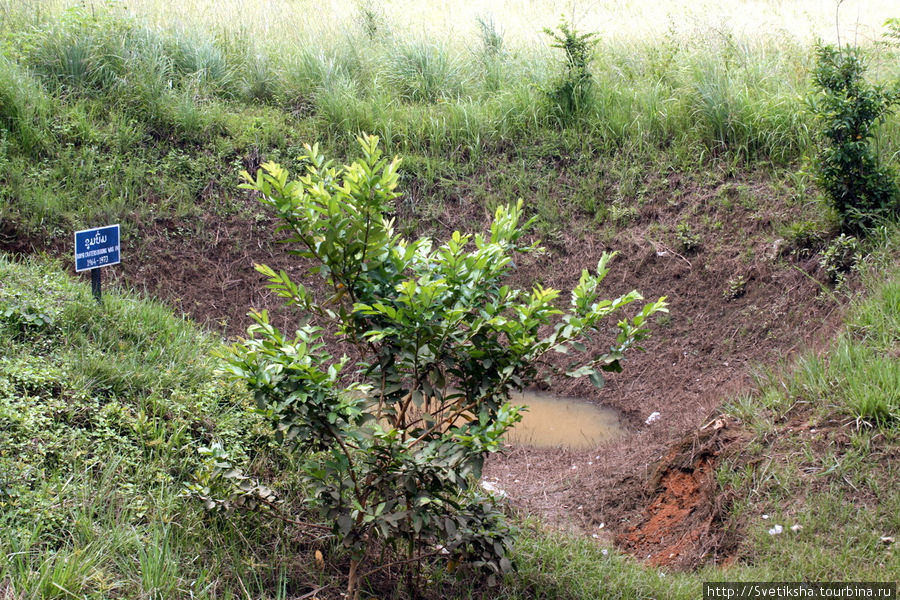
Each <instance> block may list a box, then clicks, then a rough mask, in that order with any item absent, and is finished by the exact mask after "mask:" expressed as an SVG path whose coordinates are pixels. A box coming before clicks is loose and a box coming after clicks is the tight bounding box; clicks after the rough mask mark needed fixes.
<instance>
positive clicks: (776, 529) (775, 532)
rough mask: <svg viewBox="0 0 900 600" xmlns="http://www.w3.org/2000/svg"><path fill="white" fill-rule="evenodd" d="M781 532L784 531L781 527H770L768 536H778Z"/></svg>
mask: <svg viewBox="0 0 900 600" xmlns="http://www.w3.org/2000/svg"><path fill="white" fill-rule="evenodd" d="M782 531H784V527H782V526H781V525H775V526H774V527H772V529H770V530H769V535H778V534H780V533H781V532H782Z"/></svg>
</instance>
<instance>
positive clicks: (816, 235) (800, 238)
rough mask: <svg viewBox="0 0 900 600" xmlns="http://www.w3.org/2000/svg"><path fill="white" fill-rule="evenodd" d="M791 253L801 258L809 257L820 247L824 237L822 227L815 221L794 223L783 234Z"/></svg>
mask: <svg viewBox="0 0 900 600" xmlns="http://www.w3.org/2000/svg"><path fill="white" fill-rule="evenodd" d="M784 236H785V239H786V241H787V245H788V247H789V248H790V250H791V252H793V253H795V254H797V255H799V256H801V257H806V256H811V255H812V254H813V253H815V252H816V250H818V249H819V248H821V247H822V244H823V243H824V240H825V237H824V235H823V231H822V226H821V225H820V224H818V223H816V222H815V221H794V222H792V223H790V224H789V225H788V226H787V229H786V230H785V232H784Z"/></svg>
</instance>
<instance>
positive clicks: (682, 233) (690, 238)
mask: <svg viewBox="0 0 900 600" xmlns="http://www.w3.org/2000/svg"><path fill="white" fill-rule="evenodd" d="M675 239H676V240H677V241H678V246H679V247H680V248H681V249H682V250H683V251H684V252H693V251H694V250H697V249H698V248H700V236H699V235H698V234H696V233H694V231H693V230H691V226H690V225H689V224H688V223H687V222H683V223H679V224H678V225H677V226H676V227H675Z"/></svg>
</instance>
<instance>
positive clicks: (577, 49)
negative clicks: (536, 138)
mask: <svg viewBox="0 0 900 600" xmlns="http://www.w3.org/2000/svg"><path fill="white" fill-rule="evenodd" d="M558 29H559V31H558V32H557V31H554V30H552V29H550V28H549V27H545V28H544V33H545V34H546V35H548V36H549V37H550V39H551V40H552V43H551V44H550V47H552V48H559V49H560V50H562V51H563V52H564V53H565V58H566V70H565V73H564V74H563V76H562V78H561V79H560V80H559V81H558V82H557V83H556V84H555V85H554V86H553V88H552V89H549V90H546V94H547V97H548V98H549V99H550V102H551V103H552V106H553V108H554V109H555V110H556V111H557V112H558V113H559V116H560V117H561V118H562V119H570V118H572V117H574V116H576V115H578V114H580V113H581V112H582V111H583V110H584V109H585V107H587V105H588V103H589V102H590V98H591V91H592V89H593V85H594V76H593V75H592V74H591V70H590V65H591V61H592V60H593V56H592V53H593V50H594V47H595V46H596V45H597V40H596V39H595V38H596V37H597V34H596V33H582V34H579V33H578V30H576V29H575V28H574V27H572V26H570V25H569V23H568V22H567V21H566V20H565V19H563V20H562V21H560V24H559V27H558Z"/></svg>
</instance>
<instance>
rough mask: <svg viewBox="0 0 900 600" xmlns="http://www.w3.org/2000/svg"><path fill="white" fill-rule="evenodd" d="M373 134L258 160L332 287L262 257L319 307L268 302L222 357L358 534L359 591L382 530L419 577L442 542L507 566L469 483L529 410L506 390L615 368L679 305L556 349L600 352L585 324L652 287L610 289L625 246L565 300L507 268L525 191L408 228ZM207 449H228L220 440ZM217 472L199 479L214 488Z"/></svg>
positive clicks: (272, 201) (293, 233)
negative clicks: (293, 169) (478, 214)
mask: <svg viewBox="0 0 900 600" xmlns="http://www.w3.org/2000/svg"><path fill="white" fill-rule="evenodd" d="M359 141H360V144H361V147H362V150H363V158H362V160H360V161H357V162H355V163H353V164H352V165H349V166H344V167H340V168H337V167H333V166H332V165H331V163H330V162H326V161H325V159H324V158H323V157H322V156H321V155H319V153H318V151H317V149H316V148H315V147H312V148H310V147H308V146H307V155H306V156H305V157H303V159H304V161H305V164H306V172H305V174H304V175H303V176H301V177H300V178H299V179H296V180H289V175H288V172H287V171H286V170H285V169H283V168H282V167H280V166H279V165H277V164H274V163H266V164H264V165H263V167H262V169H261V170H260V171H259V172H258V173H257V175H256V177H255V178H253V177H251V176H250V175H249V174H247V173H246V172H245V173H244V177H245V178H246V179H247V184H245V185H244V187H245V188H247V189H250V190H253V191H254V192H257V193H259V194H260V196H261V199H262V201H263V202H264V203H265V204H267V205H269V206H270V207H272V208H274V209H275V210H276V211H277V213H278V215H279V217H280V219H281V221H282V226H281V230H282V231H287V232H288V235H289V238H288V240H287V241H288V242H290V243H293V244H295V248H296V249H295V250H293V251H292V252H293V253H294V254H296V255H298V256H300V257H301V258H304V259H307V260H310V261H311V262H312V263H313V264H315V265H316V266H315V267H314V268H313V272H314V273H316V274H318V275H319V276H321V278H322V279H323V283H324V285H323V286H320V288H319V289H324V290H327V292H326V293H325V295H321V294H320V293H316V292H313V291H312V290H309V289H307V288H305V287H304V286H303V285H300V284H298V283H295V282H293V281H292V280H291V279H290V278H289V276H288V274H287V273H286V272H285V271H281V272H276V271H274V270H273V269H271V268H269V267H266V266H262V265H260V266H258V267H257V269H258V270H259V271H260V272H261V273H263V274H264V275H265V276H266V277H267V278H268V280H269V282H270V283H269V288H270V289H271V290H273V291H274V292H275V293H276V294H278V295H279V296H281V297H282V298H284V299H285V301H286V303H287V304H288V305H292V306H296V307H298V308H299V309H300V310H301V311H302V315H304V321H306V323H305V324H304V325H303V326H301V328H300V329H299V331H297V333H296V334H295V336H293V337H288V336H285V335H283V334H282V333H281V332H280V331H279V330H278V329H276V328H275V327H274V326H273V325H272V324H271V323H270V322H269V320H268V317H267V315H266V313H265V312H262V313H256V312H254V313H252V314H253V318H254V319H255V321H256V324H255V325H253V326H252V327H251V328H250V335H251V339H249V340H247V341H244V342H242V343H239V344H237V345H235V346H234V347H233V348H232V351H231V352H230V353H229V354H228V355H227V356H226V357H225V358H226V361H227V366H226V369H227V370H228V372H229V373H230V374H231V375H233V376H234V377H235V378H237V379H240V380H243V381H245V382H246V383H247V385H248V386H249V387H250V388H251V389H252V390H253V391H254V393H255V396H256V401H257V407H258V409H259V411H260V412H261V413H262V414H264V415H265V416H266V417H267V418H268V419H269V420H270V421H271V423H272V425H273V426H274V429H275V437H276V439H277V440H278V441H279V442H283V443H284V444H285V445H288V446H289V447H291V448H293V449H295V450H296V451H298V452H299V453H301V454H302V455H304V460H303V463H304V473H305V479H306V482H307V484H308V485H309V486H310V489H311V490H312V498H311V504H312V505H313V506H314V507H315V508H316V509H317V510H318V514H319V516H320V518H321V519H323V520H324V521H326V522H329V523H332V524H333V525H332V526H330V527H327V528H328V529H330V530H331V531H332V532H333V534H334V535H335V536H336V537H337V539H338V540H340V541H341V542H342V543H343V545H344V546H345V547H346V548H347V549H348V550H349V552H350V557H351V563H350V569H349V573H348V584H347V598H348V599H352V598H355V597H356V596H357V594H358V592H359V586H360V582H361V581H363V580H364V579H365V577H366V576H367V574H368V573H371V572H374V571H376V570H378V568H379V567H374V568H371V567H370V568H369V569H367V568H366V563H367V561H368V560H369V559H370V558H371V555H372V551H373V550H375V549H377V548H379V547H380V548H382V549H384V550H385V551H386V550H387V549H389V548H390V549H393V550H394V551H396V552H398V553H400V554H401V556H402V557H401V558H400V559H398V560H397V561H396V563H395V564H400V565H405V568H406V572H407V583H408V585H410V587H412V588H413V589H415V587H416V585H415V582H416V581H418V579H419V569H420V568H421V564H422V561H423V560H425V559H426V558H427V557H428V556H431V555H436V554H439V553H440V551H443V552H446V553H449V558H450V559H452V560H453V561H454V562H456V563H459V564H461V565H463V564H464V565H466V568H469V569H476V570H480V571H482V572H484V573H486V574H487V575H488V576H489V578H490V577H493V578H495V577H496V576H497V575H499V574H500V573H502V572H505V571H508V570H509V569H510V568H511V566H512V565H511V563H510V560H509V558H508V557H507V556H506V554H507V549H508V547H509V544H510V536H509V533H508V529H507V528H506V526H505V525H504V524H503V518H502V513H501V512H500V511H499V510H498V508H497V507H496V506H494V503H493V501H492V500H491V499H490V498H489V497H485V496H484V495H482V494H481V493H480V491H479V489H478V486H473V485H472V484H473V482H474V481H477V479H478V478H479V477H480V473H481V467H482V463H483V461H484V457H485V454H486V453H489V452H494V451H496V450H497V449H499V448H500V446H501V443H502V439H503V438H502V436H503V433H504V431H505V430H506V429H507V428H508V427H509V426H510V425H511V424H513V423H515V422H516V421H517V420H518V419H519V414H518V411H519V409H518V408H514V407H511V406H510V404H509V403H508V401H509V396H510V393H512V392H513V391H516V390H521V389H523V388H524V387H526V386H529V385H532V384H533V383H534V382H535V381H536V380H537V379H538V378H542V377H544V376H547V375H548V374H559V375H567V376H569V377H589V378H590V379H591V381H592V382H593V383H594V384H595V385H602V383H603V376H602V372H603V371H619V370H621V364H620V361H621V359H622V357H623V354H624V352H625V351H626V350H628V349H630V348H632V347H634V346H635V345H636V344H637V343H638V342H639V340H641V339H642V338H644V337H645V336H646V335H647V333H648V332H647V329H646V324H647V319H648V317H650V316H651V315H652V314H654V313H657V312H666V304H665V302H664V299H663V298H660V299H659V300H658V301H656V302H651V303H648V304H646V305H644V307H643V308H642V309H640V310H639V311H638V312H637V314H636V315H635V316H634V317H631V318H628V317H623V318H621V320H619V322H618V323H617V328H618V335H617V336H616V338H615V340H613V341H612V345H611V346H609V345H607V346H605V347H607V348H609V350H608V351H606V352H600V353H597V354H593V355H589V356H585V357H584V359H586V360H583V359H577V358H576V359H574V360H572V361H571V362H570V363H569V364H568V366H566V367H565V368H559V367H557V366H554V365H555V362H550V361H547V360H546V358H545V356H546V355H547V354H548V353H551V352H554V353H562V354H568V353H570V352H573V353H583V352H586V351H587V349H586V347H585V346H584V345H583V343H582V340H583V339H585V338H587V337H588V336H594V335H599V334H600V333H601V332H602V331H606V330H607V329H608V327H607V326H606V325H605V323H606V319H607V317H609V316H611V315H613V314H616V313H619V312H620V311H621V309H623V308H624V307H625V306H627V305H628V304H631V303H632V302H636V301H638V300H641V296H640V295H639V294H638V293H637V292H634V291H633V292H630V293H627V294H625V295H623V296H620V297H619V298H617V299H615V300H603V299H601V298H600V295H599V285H600V282H601V281H602V280H603V278H604V277H605V275H606V273H607V271H608V269H607V264H608V262H609V260H610V259H611V258H612V255H604V256H603V258H602V259H601V260H600V262H599V264H598V265H597V272H596V274H591V273H589V272H588V271H587V270H585V271H583V272H582V275H581V279H580V281H579V283H578V285H577V286H576V287H575V288H574V289H573V290H572V293H571V300H570V302H569V303H567V306H565V307H564V308H562V307H557V306H556V300H557V298H558V297H559V295H560V292H559V291H557V290H552V289H546V288H543V287H540V286H538V287H536V288H535V289H533V290H531V291H530V292H523V291H520V290H517V289H514V288H512V287H510V286H508V285H505V284H504V283H503V279H504V278H505V276H506V275H507V274H508V272H509V270H510V268H511V261H512V254H514V253H518V252H534V251H536V250H538V248H537V246H536V245H535V244H527V243H523V240H522V238H523V236H524V235H525V233H526V229H527V227H528V226H530V225H531V223H532V222H533V219H532V221H529V222H528V223H526V224H525V225H521V224H520V220H521V217H522V201H521V200H520V201H519V202H518V203H517V204H515V205H511V206H504V207H500V208H498V209H497V211H496V214H495V218H494V222H493V224H492V225H491V229H490V233H489V234H488V235H475V236H470V235H464V234H461V233H459V232H454V233H453V234H452V236H451V238H450V239H449V240H447V241H446V242H445V243H443V244H440V245H436V244H434V243H433V242H432V241H431V240H430V239H427V238H421V239H418V240H415V241H407V240H405V239H403V238H402V237H401V236H400V235H398V234H397V233H395V231H394V224H393V220H389V219H387V218H386V217H385V214H386V213H387V212H388V211H389V210H390V205H389V203H390V202H391V201H392V200H394V199H395V198H397V197H398V196H399V194H398V193H397V192H396V191H395V190H396V187H397V183H398V173H397V166H398V164H399V160H397V159H395V160H394V161H392V162H388V161H387V160H385V159H383V158H382V155H381V152H380V150H379V149H378V140H377V138H374V137H366V138H362V139H360V140H359ZM313 317H314V318H315V319H316V320H317V322H318V323H320V324H321V325H323V326H324V327H325V329H323V328H322V327H319V326H314V325H313V323H312V322H309V321H310V319H311V318H313ZM326 341H340V342H342V343H344V344H345V347H353V348H354V352H353V355H354V356H355V357H356V359H355V360H351V359H350V358H348V357H347V356H346V355H344V356H343V357H342V358H340V359H335V358H333V357H332V356H331V354H330V353H329V352H328V351H326V348H325V343H326ZM538 364H540V365H541V366H542V369H541V370H539V369H538ZM545 369H546V370H545ZM548 371H549V373H548ZM345 373H346V374H345ZM350 382H354V383H350ZM207 452H208V453H209V454H210V456H212V457H213V458H214V459H215V456H214V455H215V453H216V452H217V450H216V449H215V448H212V449H209V450H208V451H207ZM219 452H220V451H219ZM220 454H221V452H220ZM219 458H220V459H223V460H222V461H221V462H222V464H225V462H227V461H224V458H225V457H224V455H222V456H220V457H219ZM220 471H221V473H220V474H221V476H222V477H225V478H230V479H233V480H234V483H235V485H236V488H237V489H236V493H237V496H238V497H241V496H244V497H246V496H247V495H249V496H250V497H251V498H252V501H253V502H256V503H259V502H261V503H263V504H271V503H272V501H273V496H272V494H271V490H269V489H268V488H266V487H265V486H260V485H258V484H256V483H254V482H252V481H249V480H247V479H246V477H244V476H243V475H242V474H240V472H239V470H237V469H235V468H233V465H231V464H230V463H229V464H228V465H227V466H226V467H222V468H221V469H220ZM214 479H215V478H208V479H207V480H206V481H205V483H204V485H203V486H202V487H204V488H210V489H212V488H214V487H215V485H214V484H215V481H214ZM203 495H206V496H208V494H203ZM205 500H206V502H207V505H210V499H209V498H208V497H207V498H205ZM216 505H217V503H216V502H215V501H212V506H216ZM435 548H440V549H441V550H438V551H435Z"/></svg>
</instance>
